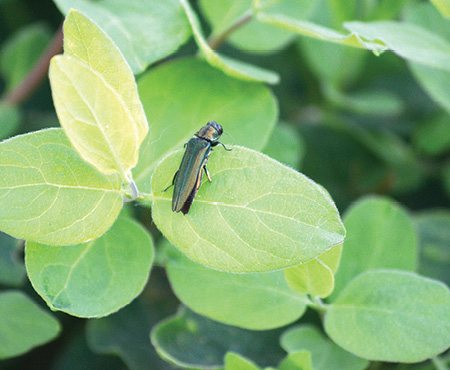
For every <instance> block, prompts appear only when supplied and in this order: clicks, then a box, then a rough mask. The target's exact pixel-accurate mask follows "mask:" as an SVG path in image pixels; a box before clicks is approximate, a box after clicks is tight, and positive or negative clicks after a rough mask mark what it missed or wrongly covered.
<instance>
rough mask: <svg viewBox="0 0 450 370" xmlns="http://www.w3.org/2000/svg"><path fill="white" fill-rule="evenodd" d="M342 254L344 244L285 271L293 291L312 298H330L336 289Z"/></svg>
mask: <svg viewBox="0 0 450 370" xmlns="http://www.w3.org/2000/svg"><path fill="white" fill-rule="evenodd" d="M341 253H342V244H338V245H335V246H333V247H331V248H330V249H329V250H327V251H326V252H325V253H323V254H321V255H320V256H318V257H316V258H314V259H313V260H312V261H309V262H308V263H303V264H301V265H298V266H294V267H290V268H288V269H286V270H284V274H285V278H286V281H287V283H288V284H289V286H291V287H292V288H293V289H295V290H297V291H299V292H302V293H307V294H309V295H311V296H319V297H322V298H324V297H327V296H329V295H330V294H331V292H332V291H333V289H334V273H335V272H336V270H337V267H338V266H339V261H340V259H341Z"/></svg>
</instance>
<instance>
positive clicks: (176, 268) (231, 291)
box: [166, 250, 308, 330]
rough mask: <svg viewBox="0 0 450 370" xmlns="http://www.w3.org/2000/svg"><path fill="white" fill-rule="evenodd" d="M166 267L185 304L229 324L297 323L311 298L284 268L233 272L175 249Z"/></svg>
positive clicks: (255, 326) (265, 326)
mask: <svg viewBox="0 0 450 370" xmlns="http://www.w3.org/2000/svg"><path fill="white" fill-rule="evenodd" d="M166 268H167V273H168V275H169V280H170V283H171V285H172V289H173V290H174V292H175V294H176V295H177V297H178V298H179V299H180V300H181V301H182V302H183V303H184V304H185V305H187V306H188V307H189V308H191V309H192V310H194V311H195V312H197V313H199V314H201V315H204V316H207V317H209V318H211V319H213V320H217V321H220V322H223V323H225V324H229V325H234V326H239V327H241V328H246V329H252V330H263V329H272V328H277V327H280V326H284V325H287V324H290V323H291V322H294V321H295V320H297V319H298V318H299V317H300V316H301V315H302V314H303V313H304V311H305V309H306V303H307V301H308V300H307V299H306V297H304V296H303V295H302V294H299V293H297V292H296V291H294V290H293V289H291V288H290V287H289V286H288V285H287V283H286V281H285V280H284V276H283V272H282V271H274V272H267V273H259V274H232V273H228V272H223V271H217V270H212V269H209V268H206V267H205V266H203V265H200V264H198V263H194V262H192V261H191V260H189V259H188V258H187V257H185V256H184V255H182V254H181V253H180V252H177V251H175V250H172V251H171V252H170V258H169V259H168V260H167V262H166ZM242 297H245V300H243V299H242Z"/></svg>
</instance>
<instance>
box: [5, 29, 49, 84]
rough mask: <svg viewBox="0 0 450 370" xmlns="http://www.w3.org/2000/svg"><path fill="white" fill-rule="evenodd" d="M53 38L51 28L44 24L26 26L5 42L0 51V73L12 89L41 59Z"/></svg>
mask: <svg viewBox="0 0 450 370" xmlns="http://www.w3.org/2000/svg"><path fill="white" fill-rule="evenodd" d="M50 39H51V33H50V29H49V28H48V27H47V26H45V25H43V24H32V25H29V26H27V27H24V28H23V29H21V30H20V31H19V32H17V33H16V34H15V35H14V36H13V37H11V38H10V39H9V40H8V42H7V43H5V44H4V45H3V46H2V48H1V51H0V74H1V75H2V77H3V79H4V80H5V82H6V89H5V90H6V91H11V90H12V89H13V88H14V87H16V86H17V85H19V84H20V82H21V81H22V79H23V78H24V77H25V76H26V74H27V73H28V72H29V71H30V70H31V68H32V67H33V66H34V65H35V64H36V62H37V61H38V60H39V58H40V56H41V54H42V52H43V51H44V49H45V48H46V46H47V45H48V44H49V42H50Z"/></svg>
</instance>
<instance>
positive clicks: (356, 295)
mask: <svg viewBox="0 0 450 370" xmlns="http://www.w3.org/2000/svg"><path fill="white" fill-rule="evenodd" d="M325 330H326V332H327V334H328V335H329V336H330V338H331V339H332V340H333V341H334V342H336V343H337V344H338V345H339V346H340V347H342V348H344V349H345V350H347V351H349V352H352V353H354V354H355V355H357V356H360V357H364V358H367V359H368V360H373V361H390V362H419V361H423V360H425V359H427V358H430V357H432V356H436V355H437V354H439V353H441V352H443V351H445V350H446V349H447V348H448V347H449V346H450V291H449V289H448V287H447V286H446V285H444V284H442V283H441V282H439V281H436V280H431V279H428V278H424V277H421V276H419V275H416V274H414V273H411V272H406V271H395V270H379V271H370V272H366V273H364V274H361V275H359V276H358V277H357V278H355V279H354V280H352V281H351V282H350V284H348V285H347V286H346V288H345V289H344V290H343V291H342V293H341V294H340V295H339V297H338V298H337V299H336V301H335V302H334V303H333V304H332V305H331V306H329V308H328V311H327V313H326V316H325Z"/></svg>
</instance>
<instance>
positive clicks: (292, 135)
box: [263, 123, 305, 168]
mask: <svg viewBox="0 0 450 370" xmlns="http://www.w3.org/2000/svg"><path fill="white" fill-rule="evenodd" d="M304 152H305V143H304V141H303V139H302V137H301V136H300V134H299V133H298V131H297V130H296V129H295V128H294V127H293V125H290V124H286V123H279V124H278V125H277V126H275V129H274V130H273V132H272V135H271V136H270V139H269V141H268V142H267V144H266V146H265V147H264V150H263V153H264V154H267V155H268V156H269V157H271V158H274V159H276V160H277V161H280V162H281V163H284V164H286V165H288V166H290V167H292V168H298V167H299V165H300V162H301V159H302V158H303V156H304Z"/></svg>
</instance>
